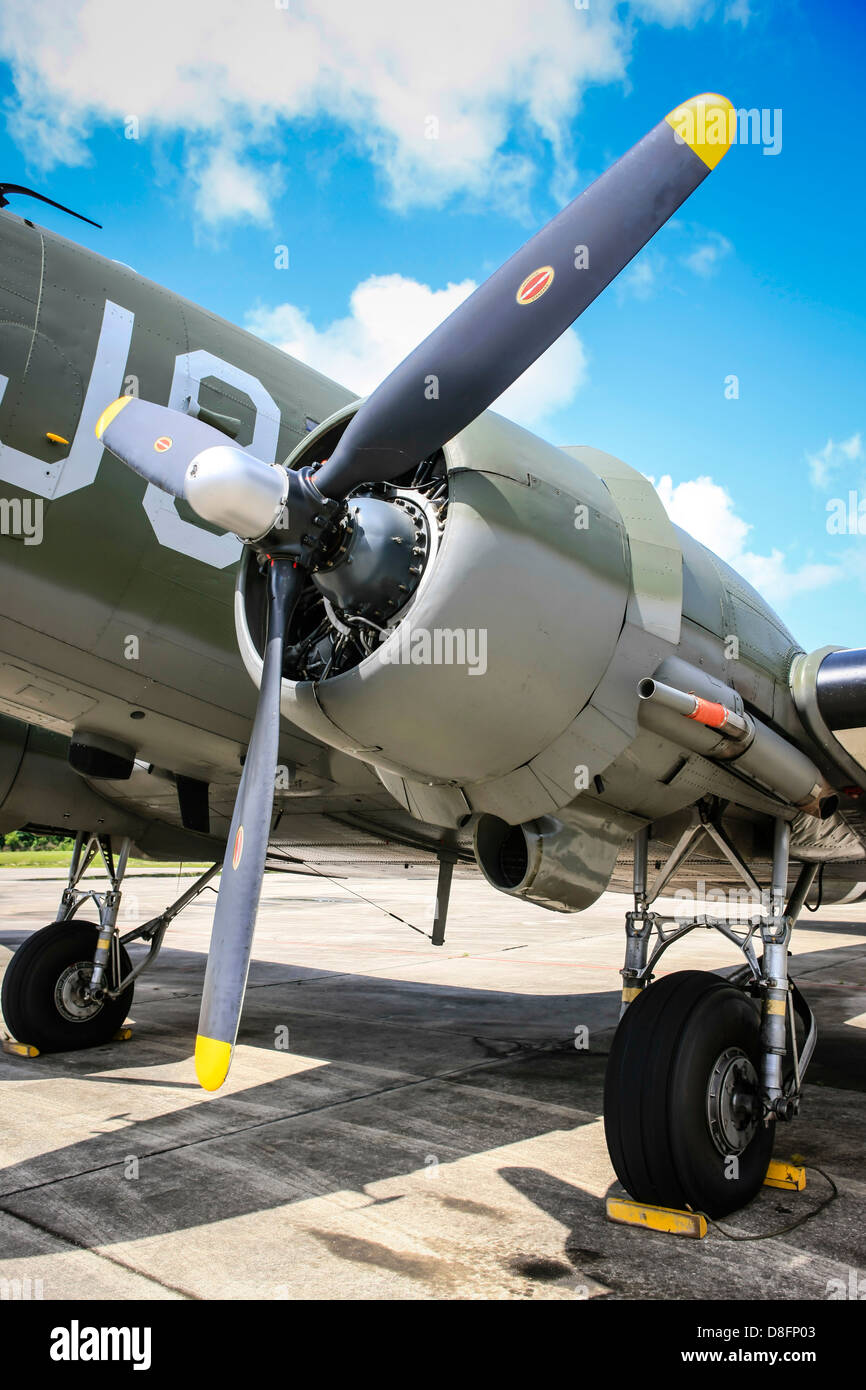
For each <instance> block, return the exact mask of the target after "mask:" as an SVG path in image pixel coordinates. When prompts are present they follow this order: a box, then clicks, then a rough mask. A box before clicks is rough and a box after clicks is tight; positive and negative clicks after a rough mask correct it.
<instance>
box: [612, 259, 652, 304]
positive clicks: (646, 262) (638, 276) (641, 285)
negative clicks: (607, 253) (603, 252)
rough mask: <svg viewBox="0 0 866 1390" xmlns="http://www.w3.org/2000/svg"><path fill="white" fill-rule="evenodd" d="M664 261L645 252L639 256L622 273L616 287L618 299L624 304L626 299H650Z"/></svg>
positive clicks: (616, 281) (617, 279) (615, 282)
mask: <svg viewBox="0 0 866 1390" xmlns="http://www.w3.org/2000/svg"><path fill="white" fill-rule="evenodd" d="M663 264H664V261H663V259H662V257H661V256H658V255H653V254H652V252H648V251H645V252H644V253H643V255H641V256H638V257H637V259H636V260H633V261H632V262H631V264H630V265H627V266H626V268H625V270H622V271H620V273H619V275H618V276H617V278H616V280H615V281H614V285H615V288H616V296H617V299H618V300H619V301H620V303H622V302H623V301H624V300H626V299H649V298H650V296H651V295H652V294H654V292H655V289H656V282H657V280H658V276H659V271H660V270H661V268H662V266H663Z"/></svg>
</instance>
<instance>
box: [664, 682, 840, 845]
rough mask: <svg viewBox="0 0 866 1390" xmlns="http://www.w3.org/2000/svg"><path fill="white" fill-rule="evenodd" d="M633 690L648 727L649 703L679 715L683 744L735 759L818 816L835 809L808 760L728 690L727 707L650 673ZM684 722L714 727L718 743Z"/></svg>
mask: <svg viewBox="0 0 866 1390" xmlns="http://www.w3.org/2000/svg"><path fill="white" fill-rule="evenodd" d="M637 693H638V695H639V696H640V698H641V701H642V702H643V705H644V707H645V709H646V711H647V714H648V715H649V717H648V718H647V717H643V718H642V721H641V722H642V723H644V724H646V725H647V726H648V727H650V728H653V727H654V726H655V724H656V721H655V720H653V718H652V714H651V710H652V708H653V707H655V708H656V709H659V710H662V709H664V710H671V711H673V712H674V713H675V714H679V715H681V716H682V719H683V722H682V730H681V731H680V732H678V733H677V735H676V736H677V737H678V738H679V740H680V742H681V743H682V745H683V747H685V748H691V749H692V750H693V751H694V752H696V753H701V754H702V755H703V756H704V757H706V758H710V759H715V760H717V761H720V762H735V763H736V765H737V767H738V769H739V770H740V771H741V772H742V773H744V774H745V776H747V777H748V778H749V779H750V780H752V781H755V782H758V783H760V785H761V786H763V787H764V788H766V790H768V791H770V792H772V793H773V794H774V795H775V796H778V797H781V799H782V800H783V801H787V802H788V803H789V804H790V805H793V806H796V807H798V808H799V810H801V811H806V812H807V813H808V814H809V815H811V816H817V817H818V819H819V820H826V819H827V818H828V817H829V816H832V815H833V814H834V812H835V811H836V808H837V806H838V804H839V798H838V797H837V796H836V793H835V792H834V791H833V788H832V787H831V786H830V785H829V783H827V782H826V781H825V780H824V777H823V775H822V774H821V773H820V772H819V771H818V769H817V767H815V764H814V763H813V762H812V761H811V759H810V758H807V757H806V754H805V753H801V752H800V749H799V748H795V747H794V745H793V744H792V743H788V742H787V740H786V739H784V738H782V737H781V736H780V735H779V734H777V733H775V732H774V730H773V729H771V728H769V726H768V725H766V724H764V723H762V721H761V720H760V719H756V718H755V716H754V715H750V714H746V713H745V711H742V712H740V711H738V710H737V709H736V708H735V707H736V705H737V704H739V705H742V701H741V700H740V698H739V696H737V695H736V694H735V692H734V691H733V690H732V691H731V692H730V697H731V701H730V703H731V706H732V707H733V708H730V709H729V708H728V707H727V705H723V704H721V703H720V702H719V701H715V700H706V699H704V698H703V697H701V696H700V695H696V694H695V693H694V691H685V690H678V689H677V688H676V687H675V686H672V685H666V684H665V683H664V682H663V681H658V680H655V679H654V678H653V677H652V676H646V677H645V678H644V679H643V680H642V681H639V682H638V687H637ZM686 721H691V723H692V725H695V724H697V725H701V726H703V728H705V729H707V730H712V731H714V732H718V733H719V734H720V736H721V737H720V740H719V743H718V745H717V746H716V747H715V748H712V747H711V748H709V749H708V748H707V746H706V737H705V736H702V735H699V734H698V731H697V729H695V730H694V733H692V731H691V728H690V725H689V723H687V722H686ZM656 732H660V733H665V734H668V735H669V734H670V725H669V724H668V723H666V724H665V726H664V727H663V728H661V729H656Z"/></svg>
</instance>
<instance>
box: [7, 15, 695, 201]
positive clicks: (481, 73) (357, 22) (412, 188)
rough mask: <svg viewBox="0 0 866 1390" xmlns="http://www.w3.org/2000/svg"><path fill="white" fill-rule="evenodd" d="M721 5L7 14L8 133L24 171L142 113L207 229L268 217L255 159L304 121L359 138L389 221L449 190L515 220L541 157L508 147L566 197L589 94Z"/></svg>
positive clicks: (80, 155)
mask: <svg viewBox="0 0 866 1390" xmlns="http://www.w3.org/2000/svg"><path fill="white" fill-rule="evenodd" d="M713 8H714V7H713V5H712V4H711V3H705V0H633V4H632V6H631V8H630V9H624V8H623V6H621V5H617V4H616V3H615V0H592V4H591V5H590V6H588V7H587V8H586V9H585V10H584V9H578V8H577V7H576V6H575V5H574V4H573V3H569V0H551V3H548V4H547V5H545V6H544V7H543V9H541V10H539V9H538V8H537V7H535V6H533V5H530V4H527V3H526V0H472V3H466V0H437V3H436V5H434V6H420V5H414V6H410V5H407V4H406V3H405V0H376V3H375V4H370V5H359V4H358V3H357V0H290V3H289V4H287V6H286V8H278V6H277V4H276V3H274V0H261V3H259V4H256V5H243V4H239V3H238V0H183V3H182V4H181V5H178V4H177V3H176V0H148V3H147V4H141V5H138V6H136V7H135V9H134V13H133V14H132V16H131V18H130V24H129V26H128V27H127V28H126V29H125V30H124V31H123V32H122V33H121V32H120V31H119V30H118V26H117V14H118V11H117V6H116V4H114V3H113V2H112V0H66V3H64V4H63V5H62V6H60V5H58V4H43V5H34V4H33V2H32V0H5V3H4V4H3V6H2V7H0V57H2V58H4V59H5V60H6V61H7V62H8V63H9V65H10V67H11V71H12V77H13V86H14V91H13V94H12V96H11V97H10V100H9V102H8V103H7V111H8V116H9V124H10V130H11V132H12V134H13V138H15V139H16V140H17V142H18V143H19V145H20V146H21V148H22V149H23V150H24V151H25V153H26V155H27V157H28V158H29V159H30V160H32V161H33V162H34V163H36V164H40V165H42V166H43V167H50V165H51V164H52V163H56V162H62V163H71V162H75V161H79V162H80V161H82V160H84V159H86V158H87V140H88V138H89V135H90V133H91V131H92V130H93V129H94V128H95V127H96V126H97V125H102V126H108V127H109V128H110V127H112V126H113V127H114V128H115V129H116V130H117V131H118V136H119V138H120V137H121V135H122V130H123V125H124V122H125V120H126V119H127V117H128V116H130V115H134V116H136V117H137V118H138V120H139V121H140V123H141V129H142V132H143V134H142V138H143V139H144V138H147V139H150V138H155V139H159V138H160V137H162V136H165V135H169V134H174V133H176V132H182V133H183V135H184V137H185V139H186V142H187V158H188V162H190V163H191V167H192V170H193V174H194V176H195V177H196V178H197V179H198V187H199V190H200V192H199V195H198V196H200V197H201V198H202V199H203V200H204V202H203V204H202V206H203V207H204V209H206V211H207V215H208V216H209V217H210V218H211V219H212V220H213V219H215V218H216V217H218V216H223V217H233V216H237V215H242V216H247V217H249V216H253V217H256V218H259V219H260V218H261V216H262V215H263V213H262V201H261V200H262V199H263V198H265V196H266V195H265V192H264V188H263V186H262V185H261V184H260V183H259V184H256V182H255V178H256V176H255V174H254V173H253V170H252V167H251V164H250V161H251V160H252V159H254V158H255V157H257V155H258V154H260V153H261V151H262V149H263V148H264V150H265V151H267V150H268V149H269V148H273V144H274V141H275V138H276V137H278V136H279V134H280V133H281V131H283V130H284V129H285V127H286V125H287V124H289V123H293V122H295V123H297V122H298V121H303V120H305V119H307V118H317V119H321V118H324V119H325V120H330V121H333V122H336V123H338V124H339V125H340V126H342V127H344V128H345V129H347V130H348V131H349V132H351V133H352V135H353V137H354V139H355V140H356V142H357V144H358V145H359V146H360V147H361V148H362V149H363V150H364V151H365V153H366V154H367V155H368V157H369V158H370V159H371V160H372V161H373V162H374V164H375V165H376V166H377V168H378V169H379V171H380V172H381V174H382V176H383V178H384V181H385V187H386V193H387V196H388V198H389V199H390V201H391V202H392V203H393V204H394V205H396V206H401V207H405V206H409V205H411V204H416V205H424V204H427V205H432V204H436V203H440V202H441V201H442V200H443V199H444V198H446V197H448V196H449V195H451V194H452V193H455V192H459V193H468V194H471V195H483V196H485V197H489V196H491V195H493V196H495V197H497V198H498V199H499V200H500V201H506V202H508V201H509V200H510V202H511V204H512V205H516V204H517V203H518V201H519V200H520V199H524V198H525V195H526V192H527V190H528V188H529V187H530V185H531V183H532V180H533V178H534V174H535V159H534V156H533V158H532V159H530V158H529V157H528V156H527V154H526V153H525V152H520V151H519V150H515V149H514V148H513V145H512V147H511V148H507V144H508V141H509V137H510V136H512V135H513V134H514V132H515V131H518V132H519V134H520V137H521V138H522V139H524V140H526V141H528V142H530V144H532V143H537V141H538V140H539V139H541V140H543V141H546V142H547V144H548V146H549V148H550V149H551V151H552V153H553V157H554V165H555V172H554V186H555V187H557V188H559V189H560V190H561V189H564V188H565V187H566V185H568V186H573V184H574V180H575V177H576V174H575V169H574V163H573V149H572V130H573V127H574V121H575V117H576V116H577V114H578V112H579V110H580V106H581V101H582V98H583V94H584V92H585V90H586V88H587V87H588V86H590V85H593V84H599V83H612V82H622V81H624V80H625V78H626V74H627V67H628V62H629V58H630V53H631V45H632V42H633V37H634V31H635V23H634V21H635V18H639V19H643V20H644V21H646V22H653V23H661V24H664V25H673V24H691V23H693V22H695V21H696V20H697V19H698V18H703V17H705V16H707V15H708V14H709V13H711V12H712V10H713ZM660 114H661V113H660ZM431 117H432V118H434V120H433V121H432V122H431V120H430V119H429V118H431ZM431 134H435V135H436V137H437V138H430V136H431ZM636 134H637V132H636ZM230 140H234V141H235V145H234V147H233V148H232V151H231V158H232V160H233V164H234V174H233V177H234V180H235V182H236V183H237V184H239V185H240V188H241V196H240V197H239V198H236V199H235V200H230V199H228V198H226V199H223V200H222V201H220V200H219V199H218V198H216V197H215V196H214V195H213V192H212V191H209V190H208V189H207V188H205V185H204V180H205V178H206V177H207V172H208V166H209V164H210V163H212V162H213V159H214V158H215V156H214V155H213V153H212V151H213V150H214V148H216V149H217V150H219V149H220V148H223V147H226V146H227V144H228V143H229V141H230ZM190 152H192V157H191V159H190Z"/></svg>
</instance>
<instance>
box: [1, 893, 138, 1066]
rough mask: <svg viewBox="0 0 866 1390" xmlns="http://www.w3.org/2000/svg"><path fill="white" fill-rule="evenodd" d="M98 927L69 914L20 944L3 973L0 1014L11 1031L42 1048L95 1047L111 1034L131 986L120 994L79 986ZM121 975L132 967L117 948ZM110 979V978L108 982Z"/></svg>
mask: <svg viewBox="0 0 866 1390" xmlns="http://www.w3.org/2000/svg"><path fill="white" fill-rule="evenodd" d="M98 937H99V929H98V928H97V927H95V926H94V925H93V924H92V923H91V922H79V921H78V919H77V918H73V919H72V920H70V921H66V922H52V923H51V924H50V926H47V927H43V928H42V930H41V931H38V932H34V934H33V935H32V936H31V937H29V938H28V939H27V941H25V942H23V943H22V945H20V946H19V947H18V950H17V951H16V952H15V954H14V956H13V957H12V959H11V960H10V962H9V964H8V965H7V967H6V974H5V975H4V977H3V994H2V1005H3V1016H4V1018H5V1020H6V1026H7V1027H8V1029H9V1031H10V1032H11V1033H12V1034H13V1035H14V1036H15V1037H16V1038H17V1039H18V1040H19V1042H22V1043H30V1044H32V1046H33V1047H38V1048H39V1051H40V1052H67V1051H71V1050H74V1049H76V1048H80V1047H97V1046H98V1045H99V1044H100V1043H105V1042H108V1041H109V1040H110V1039H111V1038H113V1037H114V1034H115V1033H116V1032H117V1030H118V1028H119V1027H120V1026H121V1024H122V1023H123V1020H124V1019H125V1018H126V1015H127V1013H128V1012H129V1007H130V1005H131V1003H132V996H133V993H134V991H135V986H134V985H130V986H129V988H128V989H125V990H124V992H123V994H122V995H121V996H120V997H119V998H118V999H103V1000H88V999H85V998H84V995H83V986H84V985H85V984H86V983H87V982H88V981H89V980H90V976H91V974H92V972H93V955H94V952H95V950H96V942H97V939H98ZM120 969H121V971H122V972H123V974H122V975H121V978H123V976H124V975H126V974H128V972H129V970H130V969H131V965H130V960H129V956H128V955H127V953H126V951H125V950H124V948H123V947H122V946H121V948H120ZM112 983H114V982H112Z"/></svg>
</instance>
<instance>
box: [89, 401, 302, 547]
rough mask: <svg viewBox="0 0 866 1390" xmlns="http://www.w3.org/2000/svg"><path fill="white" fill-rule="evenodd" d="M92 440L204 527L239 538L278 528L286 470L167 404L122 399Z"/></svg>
mask: <svg viewBox="0 0 866 1390" xmlns="http://www.w3.org/2000/svg"><path fill="white" fill-rule="evenodd" d="M96 437H97V439H99V440H100V441H101V442H102V443H103V444H104V445H105V447H106V449H108V450H109V452H110V453H112V454H114V455H115V457H116V458H119V459H120V461H121V463H125V464H127V465H128V467H129V468H132V469H133V470H134V471H135V472H136V473H139V474H141V476H142V478H146V479H147V481H148V482H149V483H155V484H156V486H157V487H160V488H162V490H163V491H164V492H170V493H171V494H172V496H174V497H185V498H186V500H187V502H189V504H190V506H191V507H192V509H193V511H194V512H197V513H198V515H199V516H200V517H202V519H203V520H204V521H212V522H213V523H214V524H215V525H216V526H221V527H222V528H223V530H225V531H234V532H235V534H236V535H238V536H240V537H241V538H242V539H244V540H248V539H250V538H256V537H259V536H263V535H264V534H265V533H266V532H267V531H270V530H271V528H272V527H273V526H274V525H276V523H277V520H278V518H279V516H280V513H281V511H282V509H283V505H284V503H285V501H286V497H287V495H288V488H289V483H288V478H287V475H286V471H285V469H283V468H277V467H276V466H275V465H274V464H272V463H265V462H263V460H262V459H259V458H256V457H255V455H254V454H250V453H248V452H247V450H246V449H241V448H239V447H238V445H236V444H232V443H231V442H230V441H229V440H228V439H227V438H226V436H225V435H224V434H223V432H222V430H218V429H216V428H215V427H214V426H213V425H208V424H206V423H205V422H204V421H203V420H198V419H196V418H195V416H193V415H185V414H184V413H183V412H182V411H179V410H172V409H170V407H169V406H166V405H156V404H155V403H154V402H153V401H143V400H141V399H139V398H138V397H136V396H121V397H120V398H119V399H118V400H116V401H113V402H112V404H111V405H110V406H108V407H107V408H106V409H105V410H103V412H102V414H101V415H100V417H99V419H98V420H97V422H96Z"/></svg>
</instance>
